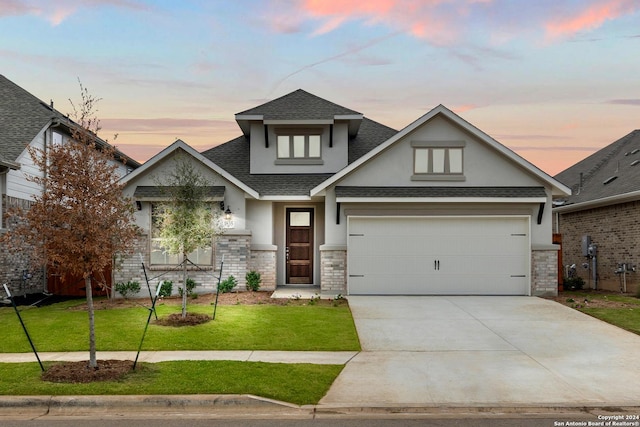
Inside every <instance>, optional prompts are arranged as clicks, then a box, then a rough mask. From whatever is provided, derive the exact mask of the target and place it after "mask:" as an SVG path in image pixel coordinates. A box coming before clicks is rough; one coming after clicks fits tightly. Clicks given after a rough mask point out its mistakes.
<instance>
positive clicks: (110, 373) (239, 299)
mask: <svg viewBox="0 0 640 427" xmlns="http://www.w3.org/2000/svg"><path fill="white" fill-rule="evenodd" d="M215 300H216V295H215V294H206V295H198V297H197V298H190V299H189V305H213V304H214V303H215ZM159 304H166V305H182V298H180V297H169V298H162V299H159V300H158V301H157V302H156V305H159ZM261 304H269V305H310V304H314V305H327V306H329V305H336V304H337V305H342V304H347V302H346V300H344V299H340V300H333V301H332V300H315V301H313V302H312V303H311V302H310V301H309V300H304V299H295V298H291V299H289V298H271V292H261V291H259V292H249V291H247V292H229V293H225V294H219V295H218V305H261ZM130 307H146V308H148V307H150V303H149V299H148V298H143V299H124V298H118V299H115V300H109V299H96V300H95V301H94V310H108V309H118V308H130ZM86 309H87V305H86V304H80V305H78V306H75V307H70V308H69V310H86ZM210 320H211V317H210V316H208V315H206V314H199V313H189V312H188V311H187V317H186V319H182V314H181V313H174V314H170V315H169V316H165V317H163V318H161V319H158V320H157V321H155V323H156V324H158V325H162V326H173V327H179V326H193V325H200V324H202V323H206V322H209V321H210ZM132 370H133V362H132V361H131V360H98V367H97V368H95V369H94V368H89V362H88V361H82V362H63V363H56V364H54V365H52V366H51V367H49V368H48V369H47V370H46V371H45V372H44V373H43V374H42V379H43V380H44V381H51V382H57V383H88V382H93V381H117V380H120V379H121V378H123V377H125V376H126V375H127V374H129V373H131V372H132Z"/></svg>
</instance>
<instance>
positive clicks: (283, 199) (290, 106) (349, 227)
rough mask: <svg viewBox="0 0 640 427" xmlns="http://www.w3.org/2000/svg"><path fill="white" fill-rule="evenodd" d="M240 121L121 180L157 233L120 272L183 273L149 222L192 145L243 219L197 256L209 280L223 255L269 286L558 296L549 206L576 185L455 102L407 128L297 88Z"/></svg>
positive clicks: (219, 192)
mask: <svg viewBox="0 0 640 427" xmlns="http://www.w3.org/2000/svg"><path fill="white" fill-rule="evenodd" d="M235 119H236V122H237V124H238V126H239V128H240V130H241V131H242V135H241V136H239V137H238V138H236V139H233V140H231V141H229V142H227V143H224V144H222V145H219V146H217V147H214V148H211V149H209V150H206V151H204V152H202V153H198V152H196V151H195V150H193V149H192V148H191V147H189V146H188V145H187V144H186V143H184V142H183V141H176V142H175V143H174V144H172V145H171V146H169V147H167V148H166V149H165V150H163V151H162V152H160V153H159V154H158V155H156V156H155V157H153V158H152V159H150V160H149V161H148V162H147V163H145V164H144V165H143V166H142V167H140V168H138V169H136V170H135V171H134V172H132V173H131V174H129V175H127V176H126V177H125V178H123V180H124V182H125V184H126V185H125V194H126V195H127V196H131V197H133V198H134V199H135V200H136V201H137V203H138V206H139V209H140V210H139V211H138V212H137V217H136V218H137V222H138V224H139V225H140V226H141V227H142V228H143V229H144V230H146V236H145V239H143V240H142V241H141V244H140V247H139V248H138V253H139V255H137V256H136V257H133V258H131V259H129V260H128V261H126V262H125V263H124V264H123V265H122V267H121V269H120V271H118V272H116V273H114V274H116V276H117V281H126V280H139V281H142V280H144V277H143V276H142V272H141V265H140V263H141V262H144V263H145V264H146V266H148V268H149V270H150V271H152V272H153V276H154V277H157V276H160V275H164V274H169V273H170V271H171V269H172V268H174V266H175V263H176V260H175V259H173V260H172V259H171V256H169V255H167V254H166V253H164V252H163V251H162V248H161V245H160V242H159V241H158V240H157V237H155V236H154V233H155V232H156V231H155V230H154V228H153V226H152V224H153V215H154V211H153V209H154V205H155V203H157V202H158V201H159V197H160V195H161V194H162V192H161V191H158V189H157V188H156V187H155V186H156V184H157V182H158V177H162V176H163V174H165V173H167V172H168V171H170V170H171V168H172V167H173V166H172V165H173V160H172V159H173V156H174V155H175V154H176V153H181V154H182V155H187V156H190V158H191V159H192V161H193V162H194V164H196V165H197V167H198V168H199V170H200V171H201V172H202V173H203V174H205V175H206V177H207V178H209V179H211V180H212V181H213V184H214V185H213V186H212V188H211V191H210V200H211V201H212V203H214V204H215V206H216V209H218V208H219V209H221V211H222V210H225V211H226V210H227V209H228V210H229V212H230V213H231V215H232V219H231V220H230V221H229V222H228V223H227V228H226V229H225V231H224V233H223V234H222V235H221V236H219V238H218V239H217V241H216V242H215V243H214V244H212V247H211V248H206V249H204V250H203V251H201V253H199V254H194V256H198V257H199V256H200V255H202V257H201V261H202V262H198V266H199V268H198V269H196V268H194V267H192V269H191V272H190V274H192V275H193V276H194V277H195V279H196V282H198V283H201V284H203V285H204V286H205V287H207V286H209V287H211V286H213V283H214V278H215V277H216V275H217V274H218V273H217V272H216V271H214V270H215V268H217V265H218V264H219V263H220V261H221V260H222V256H224V271H223V278H224V277H227V276H228V275H234V277H235V278H236V279H237V280H238V282H239V287H241V288H242V287H244V278H245V274H246V272H247V271H250V270H255V271H257V272H259V273H260V274H261V276H262V289H275V288H276V287H283V286H288V285H297V286H301V285H313V286H316V287H317V289H318V292H321V293H323V294H327V295H331V294H332V295H336V294H342V295H347V294H350V295H355V294H372V295H380V294H385V295H391V294H403V295H437V294H456V295H459V294H465V295H542V294H555V293H556V292H557V268H556V263H557V253H558V246H557V245H553V244H552V215H551V201H552V197H554V196H566V195H567V194H568V193H569V189H568V188H567V187H565V186H564V185H562V184H561V183H560V182H558V181H556V180H554V179H553V178H551V177H550V176H548V175H547V174H545V173H544V172H542V171H541V170H539V169H538V168H536V167H535V166H533V165H532V164H530V163H528V162H527V161H526V160H524V159H522V158H521V157H519V156H517V155H516V154H515V153H513V152H512V151H510V150H509V149H507V148H506V147H504V146H503V145H501V144H500V143H498V142H497V141H496V140H494V139H493V138H491V137H490V136H489V135H487V134H485V133H484V132H482V131H481V130H479V129H477V128H476V127H474V126H473V125H471V124H470V123H468V122H466V121H465V120H463V119H462V118H461V117H459V116H458V115H456V114H454V113H453V112H452V111H450V110H449V109H447V108H445V107H444V106H442V105H440V106H437V107H436V108H434V109H433V110H431V111H429V112H428V113H427V114H425V115H424V116H422V117H420V118H419V119H417V120H416V121H414V122H413V123H411V124H409V125H408V126H406V127H405V128H404V129H402V130H400V131H397V130H394V129H391V128H389V127H387V126H384V125H382V124H380V123H377V122H375V121H373V120H370V119H368V118H366V117H364V115H363V114H362V113H360V112H358V111H355V110H352V109H349V108H345V107H342V106H340V105H337V104H334V103H332V102H329V101H327V100H324V99H322V98H319V97H317V96H315V95H312V94H310V93H307V92H305V91H303V90H297V91H294V92H292V93H289V94H287V95H285V96H282V97H281V98H277V99H274V100H272V101H270V102H267V103H264V104H262V105H259V106H257V107H254V108H251V109H248V110H245V111H242V112H240V113H238V114H236V115H235ZM176 277H177V276H176ZM174 280H177V279H174Z"/></svg>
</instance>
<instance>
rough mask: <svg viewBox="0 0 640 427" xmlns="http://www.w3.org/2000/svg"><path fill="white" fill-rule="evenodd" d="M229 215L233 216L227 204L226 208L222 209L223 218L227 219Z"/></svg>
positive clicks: (229, 217)
mask: <svg viewBox="0 0 640 427" xmlns="http://www.w3.org/2000/svg"><path fill="white" fill-rule="evenodd" d="M231 217H233V213H232V212H231V209H229V206H227V210H226V211H224V219H226V220H227V221H228V220H230V219H231Z"/></svg>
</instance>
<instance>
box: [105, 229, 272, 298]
mask: <svg viewBox="0 0 640 427" xmlns="http://www.w3.org/2000/svg"><path fill="white" fill-rule="evenodd" d="M250 244H251V235H250V234H249V233H248V232H241V233H239V234H231V233H226V234H224V235H221V236H219V237H218V238H217V240H216V252H215V260H214V263H215V267H214V268H213V267H209V268H203V267H201V268H200V269H198V268H196V267H193V266H190V267H188V269H187V270H188V273H187V275H188V276H189V277H190V278H192V279H193V280H195V282H196V283H197V284H198V285H197V286H196V288H195V292H196V293H200V294H204V293H211V292H214V291H215V289H216V286H217V284H218V276H219V275H220V262H221V261H222V256H223V255H224V266H223V269H222V279H221V280H225V279H226V278H228V277H229V276H231V275H233V276H234V277H235V278H236V280H237V282H238V285H237V287H236V289H238V290H240V291H243V290H245V289H246V279H245V276H246V274H247V271H249V270H248V263H249V259H250V249H249V248H250ZM149 248H150V244H149V236H148V235H144V236H142V237H141V238H140V239H139V240H138V242H137V245H136V248H135V250H134V253H133V255H131V256H128V257H125V258H123V259H121V260H117V261H116V266H115V268H114V272H113V282H114V283H119V282H127V281H137V282H139V283H140V286H141V291H140V293H139V294H138V296H139V297H146V296H148V295H149V291H148V289H147V287H146V281H145V277H144V271H143V270H142V260H141V257H140V256H141V255H142V257H143V259H144V260H145V268H146V270H147V276H148V278H149V282H150V285H151V291H152V293H154V292H155V289H156V287H157V285H158V283H159V282H160V281H161V280H171V281H172V282H173V294H174V295H177V294H178V288H181V287H182V286H183V284H182V269H179V270H172V269H167V268H164V267H158V266H149V265H148V262H149V261H148V260H149ZM274 265H275V261H274ZM273 275H274V277H275V272H274V273H273ZM263 280H264V279H263ZM274 282H275V280H274ZM274 288H275V287H274ZM118 296H119V295H118Z"/></svg>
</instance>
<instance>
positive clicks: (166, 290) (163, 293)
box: [158, 280, 173, 297]
mask: <svg viewBox="0 0 640 427" xmlns="http://www.w3.org/2000/svg"><path fill="white" fill-rule="evenodd" d="M172 293H173V282H172V281H171V280H163V281H162V282H161V283H160V293H159V294H158V296H160V297H170V296H171V294H172Z"/></svg>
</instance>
